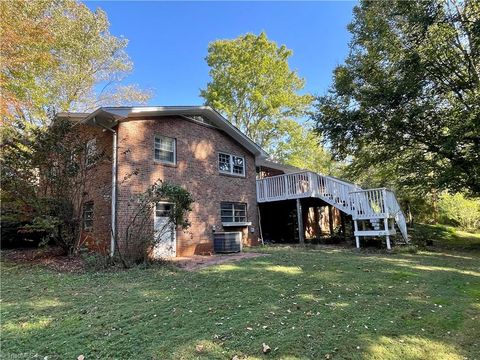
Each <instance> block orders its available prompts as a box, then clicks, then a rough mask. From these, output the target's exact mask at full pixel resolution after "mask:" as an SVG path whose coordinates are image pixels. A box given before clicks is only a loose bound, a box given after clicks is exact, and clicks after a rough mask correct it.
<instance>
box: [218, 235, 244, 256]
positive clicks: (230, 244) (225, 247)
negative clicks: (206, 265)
mask: <svg viewBox="0 0 480 360" xmlns="http://www.w3.org/2000/svg"><path fill="white" fill-rule="evenodd" d="M213 250H214V251H215V252H216V253H233V252H241V251H242V233H241V232H240V231H229V232H215V233H214V234H213Z"/></svg>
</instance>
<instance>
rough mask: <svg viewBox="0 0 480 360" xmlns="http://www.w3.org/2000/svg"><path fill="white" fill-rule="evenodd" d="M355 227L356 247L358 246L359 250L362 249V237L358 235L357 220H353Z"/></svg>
mask: <svg viewBox="0 0 480 360" xmlns="http://www.w3.org/2000/svg"><path fill="white" fill-rule="evenodd" d="M353 227H354V231H355V245H356V246H357V249H360V237H359V236H358V235H357V232H358V223H357V220H353Z"/></svg>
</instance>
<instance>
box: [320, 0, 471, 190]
mask: <svg viewBox="0 0 480 360" xmlns="http://www.w3.org/2000/svg"><path fill="white" fill-rule="evenodd" d="M479 24H480V3H479V2H478V1H451V2H443V1H439V0H429V1H421V2H412V1H409V2H405V1H388V2H387V1H362V2H361V3H360V4H359V5H358V6H356V7H355V10H354V19H353V21H352V23H351V24H350V25H349V30H350V32H351V33H352V42H351V44H350V49H351V51H350V54H349V56H348V57H347V59H346V61H345V64H343V65H340V66H338V67H337V68H336V69H335V71H334V82H333V85H332V88H331V91H330V92H329V94H327V95H325V96H322V97H319V98H318V99H317V100H318V101H317V103H316V114H315V115H314V116H313V118H314V120H315V121H316V122H317V129H318V131H319V132H320V133H321V134H323V135H324V136H325V140H326V141H327V142H328V143H329V144H331V146H332V150H333V152H334V155H335V156H336V157H337V158H345V157H351V158H352V159H353V164H354V166H355V167H356V169H357V170H358V171H364V172H370V170H371V169H372V167H375V168H377V169H381V168H384V167H387V168H388V173H384V175H385V176H386V177H390V178H391V179H398V180H395V182H396V183H397V185H398V186H399V187H402V186H405V187H410V188H411V189H415V188H416V189H419V188H421V189H423V190H424V189H427V191H433V190H439V191H440V190H442V189H449V190H451V191H452V192H457V191H464V190H467V191H468V192H469V193H471V194H473V195H477V196H478V195H479V194H480V157H479V154H480V138H479V134H480V27H479Z"/></svg>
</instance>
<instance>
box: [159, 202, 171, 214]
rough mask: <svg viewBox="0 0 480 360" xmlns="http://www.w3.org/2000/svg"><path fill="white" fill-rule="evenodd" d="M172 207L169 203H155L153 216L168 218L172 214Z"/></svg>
mask: <svg viewBox="0 0 480 360" xmlns="http://www.w3.org/2000/svg"><path fill="white" fill-rule="evenodd" d="M172 206H173V204H170V203H157V204H156V205H155V216H156V217H170V216H171V214H172V210H173V209H172Z"/></svg>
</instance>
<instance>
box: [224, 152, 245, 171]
mask: <svg viewBox="0 0 480 360" xmlns="http://www.w3.org/2000/svg"><path fill="white" fill-rule="evenodd" d="M218 171H220V172H221V173H223V174H231V175H235V176H245V158H244V157H243V156H236V155H231V154H226V153H219V154H218Z"/></svg>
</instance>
